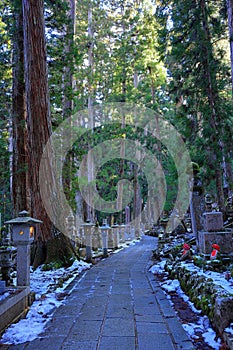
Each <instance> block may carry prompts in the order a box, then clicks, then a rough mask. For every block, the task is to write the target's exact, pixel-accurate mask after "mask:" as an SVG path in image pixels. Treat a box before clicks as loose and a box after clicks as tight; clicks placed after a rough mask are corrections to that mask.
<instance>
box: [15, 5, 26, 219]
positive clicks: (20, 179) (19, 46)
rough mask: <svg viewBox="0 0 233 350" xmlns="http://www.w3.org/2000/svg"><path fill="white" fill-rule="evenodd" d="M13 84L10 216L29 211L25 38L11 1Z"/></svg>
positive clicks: (19, 9) (20, 18)
mask: <svg viewBox="0 0 233 350" xmlns="http://www.w3.org/2000/svg"><path fill="white" fill-rule="evenodd" d="M14 20H15V28H14V43H13V86H12V137H13V154H12V189H11V190H12V191H11V192H12V202H13V216H18V213H19V212H20V211H22V210H29V211H30V203H29V193H28V172H27V168H28V159H27V130H26V101H25V84H24V43H23V41H24V39H23V10H22V3H21V2H20V1H18V0H15V1H14Z"/></svg>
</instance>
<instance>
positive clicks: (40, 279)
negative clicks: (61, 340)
mask: <svg viewBox="0 0 233 350" xmlns="http://www.w3.org/2000/svg"><path fill="white" fill-rule="evenodd" d="M137 242H138V241H131V242H128V243H127V242H126V243H124V244H122V245H121V248H120V249H118V250H116V251H114V253H117V252H119V251H120V250H122V249H124V248H127V247H128V246H130V245H134V244H136V243H137ZM90 267H91V264H87V263H85V262H83V261H81V260H80V261H75V262H74V263H73V265H72V266H70V267H68V268H60V269H56V270H50V271H43V269H42V266H41V267H38V268H37V269H36V270H34V271H32V270H31V274H30V289H31V291H33V292H35V293H36V300H35V301H34V302H33V304H32V305H31V307H30V310H29V312H28V313H27V316H26V318H25V319H22V320H20V321H19V322H18V323H15V324H12V325H11V326H10V327H9V328H8V329H7V330H6V332H5V333H4V334H3V335H2V338H1V339H0V345H1V343H2V344H22V343H24V342H27V341H32V340H34V339H35V338H37V337H38V335H39V334H40V333H42V332H43V330H44V327H45V325H46V323H47V322H48V321H49V320H50V319H51V317H52V314H53V311H54V310H55V308H57V307H59V306H61V305H62V304H63V303H64V297H65V296H66V295H67V294H66V293H65V288H66V287H67V286H68V285H69V284H70V283H71V282H72V281H73V279H74V278H76V277H77V276H79V275H80V273H81V272H83V271H85V270H87V269H89V268H90ZM64 277H66V278H67V281H66V282H64V283H63V284H62V286H58V285H59V279H61V278H64ZM7 295H9V293H8V292H5V293H4V294H3V295H2V296H1V300H2V299H4V298H6V297H7ZM28 329H30V332H28Z"/></svg>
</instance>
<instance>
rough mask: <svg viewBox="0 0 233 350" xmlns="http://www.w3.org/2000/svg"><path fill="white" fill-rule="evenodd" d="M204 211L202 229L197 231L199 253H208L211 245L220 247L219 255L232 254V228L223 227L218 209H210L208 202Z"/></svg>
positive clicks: (221, 216)
mask: <svg viewBox="0 0 233 350" xmlns="http://www.w3.org/2000/svg"><path fill="white" fill-rule="evenodd" d="M206 209H207V210H208V211H206V212H205V213H203V227H204V228H203V230H201V231H198V248H199V253H201V254H204V255H210V254H211V252H212V245H213V244H217V245H218V246H219V247H220V253H221V255H228V256H229V255H232V256H233V244H232V230H230V229H224V227H223V215H222V213H221V212H218V211H210V210H211V208H210V203H209V202H208V203H207V206H206Z"/></svg>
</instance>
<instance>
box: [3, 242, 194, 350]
mask: <svg viewBox="0 0 233 350" xmlns="http://www.w3.org/2000/svg"><path fill="white" fill-rule="evenodd" d="M156 243H157V239H156V238H153V237H147V236H145V237H143V238H142V240H141V241H140V242H138V243H136V245H134V246H131V247H129V248H127V249H124V250H122V251H121V252H119V253H117V254H113V255H112V256H111V257H109V258H107V259H105V260H103V261H101V262H99V263H98V264H97V265H95V266H93V267H92V268H91V269H90V270H89V271H87V272H86V273H85V274H84V275H83V276H82V278H81V279H79V280H78V279H77V280H75V281H73V283H72V285H71V286H70V287H69V289H70V290H69V293H70V295H69V296H68V297H67V299H66V302H65V304H64V305H62V306H61V307H59V308H58V309H57V310H56V311H55V313H54V314H53V317H52V320H51V321H49V322H48V323H47V328H46V329H45V331H44V333H43V334H41V336H40V338H38V339H36V340H34V341H32V342H29V343H26V344H21V345H14V346H10V347H9V348H8V349H9V350H47V349H48V350H78V349H80V350H175V349H176V350H178V349H183V350H191V349H194V347H193V345H192V343H191V341H189V339H188V336H187V334H186V333H185V331H184V330H183V328H182V325H181V323H180V322H179V320H178V319H177V316H176V314H175V312H174V311H173V309H172V308H171V306H170V303H169V301H168V300H167V299H166V297H165V294H164V293H163V291H162V290H161V288H160V287H159V284H158V282H157V281H156V279H155V278H154V276H153V275H152V274H151V273H150V272H148V268H149V266H150V264H151V261H150V259H151V256H152V250H153V249H154V248H155V246H156ZM29 332H30V329H29Z"/></svg>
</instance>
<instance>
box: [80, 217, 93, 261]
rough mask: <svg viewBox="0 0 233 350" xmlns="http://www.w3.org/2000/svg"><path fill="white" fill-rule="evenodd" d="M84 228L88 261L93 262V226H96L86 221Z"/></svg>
mask: <svg viewBox="0 0 233 350" xmlns="http://www.w3.org/2000/svg"><path fill="white" fill-rule="evenodd" d="M82 226H83V228H84V237H85V245H86V261H87V262H91V260H92V228H93V226H94V224H93V223H91V222H86V223H85V224H83V225H82Z"/></svg>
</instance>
